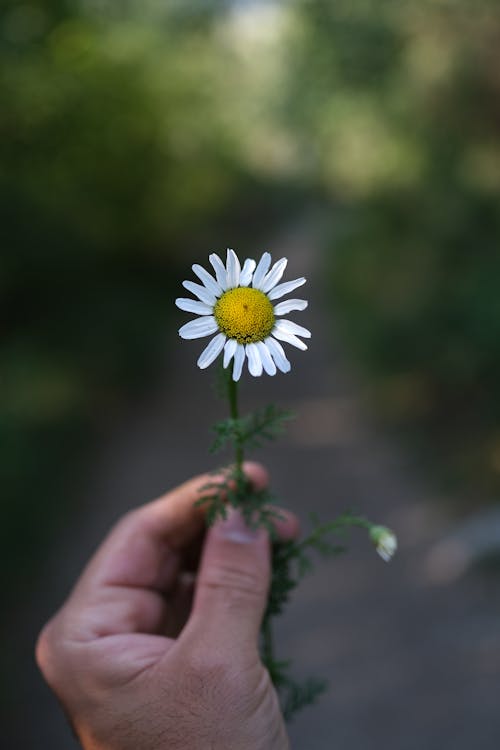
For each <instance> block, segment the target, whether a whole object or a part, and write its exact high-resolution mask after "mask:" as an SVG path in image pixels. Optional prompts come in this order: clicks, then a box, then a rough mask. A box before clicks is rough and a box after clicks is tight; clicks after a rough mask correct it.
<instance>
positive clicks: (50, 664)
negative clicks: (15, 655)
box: [35, 620, 55, 681]
mask: <svg viewBox="0 0 500 750" xmlns="http://www.w3.org/2000/svg"><path fill="white" fill-rule="evenodd" d="M53 631H54V621H53V620H49V621H48V622H47V623H46V624H45V625H44V626H43V628H42V630H41V631H40V633H39V635H38V638H37V640H36V644H35V660H36V663H37V665H38V667H39V669H40V671H41V672H42V674H43V675H44V676H45V678H46V679H47V680H48V681H53V679H54V677H55V674H54V673H55V669H54V647H53V643H54V639H53Z"/></svg>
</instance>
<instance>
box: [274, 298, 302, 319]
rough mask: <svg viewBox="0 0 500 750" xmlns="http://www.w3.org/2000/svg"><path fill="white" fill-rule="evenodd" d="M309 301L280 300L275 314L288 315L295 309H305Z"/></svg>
mask: <svg viewBox="0 0 500 750" xmlns="http://www.w3.org/2000/svg"><path fill="white" fill-rule="evenodd" d="M308 304H309V302H307V301H306V300H305V299H287V300H285V301H284V302H278V304H277V305H276V307H275V308H274V314H275V315H287V314H288V313H289V312H292V311H293V310H305V309H306V307H307V305H308Z"/></svg>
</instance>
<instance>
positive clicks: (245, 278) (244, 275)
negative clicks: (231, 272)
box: [240, 258, 256, 286]
mask: <svg viewBox="0 0 500 750" xmlns="http://www.w3.org/2000/svg"><path fill="white" fill-rule="evenodd" d="M255 266H256V263H255V261H254V260H252V259H251V258H247V259H246V261H245V262H244V264H243V268H242V269H241V273H240V286H248V285H249V284H250V282H251V281H252V274H253V272H254V271H255Z"/></svg>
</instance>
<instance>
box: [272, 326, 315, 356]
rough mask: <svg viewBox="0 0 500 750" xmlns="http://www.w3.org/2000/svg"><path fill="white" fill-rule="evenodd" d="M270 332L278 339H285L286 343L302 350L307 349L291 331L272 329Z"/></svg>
mask: <svg viewBox="0 0 500 750" xmlns="http://www.w3.org/2000/svg"><path fill="white" fill-rule="evenodd" d="M272 333H273V336H274V337H275V338H277V339H279V340H280V341H286V342H287V343H288V344H291V345H292V346H296V347H297V349H302V351H303V352H305V351H306V350H307V346H306V344H304V342H303V341H301V340H300V339H298V338H297V336H294V335H293V333H284V332H283V331H277V330H276V329H274V330H273V332H272Z"/></svg>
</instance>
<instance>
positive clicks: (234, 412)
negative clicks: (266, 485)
mask: <svg viewBox="0 0 500 750" xmlns="http://www.w3.org/2000/svg"><path fill="white" fill-rule="evenodd" d="M227 391H228V396H229V412H230V414H231V419H239V417H240V414H239V408H238V383H237V382H236V381H235V380H233V377H232V373H231V371H230V370H229V373H228V385H227ZM234 449H235V464H236V476H237V478H238V480H241V479H242V478H243V460H244V454H243V444H242V442H241V438H240V437H239V436H237V438H236V441H235V446H234Z"/></svg>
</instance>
